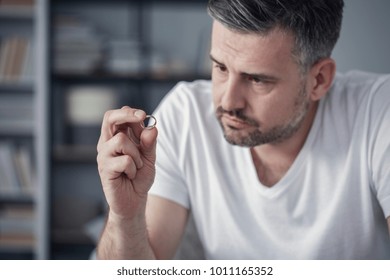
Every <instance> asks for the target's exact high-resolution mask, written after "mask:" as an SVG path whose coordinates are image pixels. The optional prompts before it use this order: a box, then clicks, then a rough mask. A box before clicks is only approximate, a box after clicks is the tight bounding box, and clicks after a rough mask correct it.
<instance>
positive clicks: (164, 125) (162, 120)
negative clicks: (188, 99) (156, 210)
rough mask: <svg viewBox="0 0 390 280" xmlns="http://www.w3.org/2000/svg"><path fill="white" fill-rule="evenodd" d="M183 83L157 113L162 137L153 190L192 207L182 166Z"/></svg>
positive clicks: (183, 127) (171, 93)
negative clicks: (181, 94)
mask: <svg viewBox="0 0 390 280" xmlns="http://www.w3.org/2000/svg"><path fill="white" fill-rule="evenodd" d="M183 87H184V85H183V84H178V85H177V86H176V87H175V88H174V89H173V90H172V91H171V92H170V93H168V94H167V96H166V97H165V98H164V99H163V100H162V102H161V103H160V105H159V106H158V108H157V109H156V111H155V112H154V113H153V115H154V116H155V117H156V119H157V120H158V125H157V127H158V138H157V152H156V153H157V154H156V177H155V180H154V183H153V185H152V188H151V189H150V191H149V194H152V195H157V196H160V197H163V198H166V199H169V200H171V201H174V202H176V203H178V204H180V205H182V206H183V207H185V208H187V209H189V208H190V202H189V195H188V189H187V184H186V181H185V179H184V175H183V174H184V173H183V171H182V168H181V166H180V162H181V158H182V156H183V155H182V152H181V151H180V147H181V146H182V145H183V141H184V139H185V136H184V133H185V131H186V129H185V126H186V122H185V121H184V120H183V117H182V116H183V110H184V107H183V104H182V103H183V102H182V101H181V100H180V91H182V90H183Z"/></svg>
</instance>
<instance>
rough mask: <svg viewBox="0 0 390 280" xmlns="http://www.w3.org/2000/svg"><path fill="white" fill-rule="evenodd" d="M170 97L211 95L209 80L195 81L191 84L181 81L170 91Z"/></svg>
mask: <svg viewBox="0 0 390 280" xmlns="http://www.w3.org/2000/svg"><path fill="white" fill-rule="evenodd" d="M170 94H171V95H174V96H177V97H180V96H182V97H184V96H194V95H195V96H197V97H200V96H207V95H210V94H211V81H210V80H195V81H191V82H186V81H182V82H179V83H177V84H176V86H175V87H174V88H173V89H172V90H171V92H170Z"/></svg>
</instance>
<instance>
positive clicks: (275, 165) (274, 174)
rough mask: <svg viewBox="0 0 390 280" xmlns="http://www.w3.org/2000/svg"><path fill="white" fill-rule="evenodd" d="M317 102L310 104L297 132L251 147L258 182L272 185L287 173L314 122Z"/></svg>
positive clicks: (268, 185)
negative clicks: (286, 137)
mask: <svg viewBox="0 0 390 280" xmlns="http://www.w3.org/2000/svg"><path fill="white" fill-rule="evenodd" d="M317 107H318V103H315V104H312V106H311V108H310V110H309V112H308V114H307V117H306V118H305V120H304V122H303V123H302V125H301V127H300V128H299V129H298V130H297V132H296V133H295V134H294V135H293V136H291V137H290V138H288V139H286V140H284V141H283V142H280V143H270V144H264V145H259V146H256V147H253V148H251V154H252V159H253V163H254V165H255V168H256V171H257V176H258V178H259V180H260V182H261V183H262V184H263V185H265V186H267V187H272V186H274V185H275V184H276V183H278V182H279V181H280V180H281V179H282V177H283V176H284V175H285V174H286V173H287V171H288V169H289V168H290V167H291V165H292V164H293V163H294V161H295V159H296V158H297V156H298V154H299V152H300V151H301V149H302V147H303V145H304V144H305V142H306V139H307V137H308V135H309V132H310V129H311V127H312V124H313V122H314V118H315V115H316V112H317Z"/></svg>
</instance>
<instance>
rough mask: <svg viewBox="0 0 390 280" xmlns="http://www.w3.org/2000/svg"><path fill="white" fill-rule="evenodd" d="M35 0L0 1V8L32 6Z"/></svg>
mask: <svg viewBox="0 0 390 280" xmlns="http://www.w3.org/2000/svg"><path fill="white" fill-rule="evenodd" d="M34 3H35V0H0V6H34Z"/></svg>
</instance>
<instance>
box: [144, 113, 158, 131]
mask: <svg viewBox="0 0 390 280" xmlns="http://www.w3.org/2000/svg"><path fill="white" fill-rule="evenodd" d="M148 119H149V120H148ZM145 123H148V125H147V126H145ZM156 125H157V119H156V117H155V116H153V115H146V118H145V120H144V121H143V122H141V127H142V128H148V129H152V128H155V127H156Z"/></svg>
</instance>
